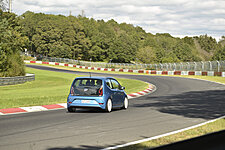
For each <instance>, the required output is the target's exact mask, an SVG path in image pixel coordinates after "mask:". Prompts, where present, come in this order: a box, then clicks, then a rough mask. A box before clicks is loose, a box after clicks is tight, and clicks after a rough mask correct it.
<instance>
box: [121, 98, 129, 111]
mask: <svg viewBox="0 0 225 150" xmlns="http://www.w3.org/2000/svg"><path fill="white" fill-rule="evenodd" d="M128 106H129V100H128V98H127V97H125V98H124V101H123V107H122V108H123V109H127V108H128Z"/></svg>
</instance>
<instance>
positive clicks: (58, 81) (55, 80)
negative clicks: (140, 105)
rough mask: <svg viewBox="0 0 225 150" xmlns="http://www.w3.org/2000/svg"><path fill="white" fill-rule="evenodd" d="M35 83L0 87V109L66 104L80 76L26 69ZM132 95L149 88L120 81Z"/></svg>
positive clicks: (143, 84) (128, 81) (145, 85)
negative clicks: (73, 83) (74, 81)
mask: <svg viewBox="0 0 225 150" xmlns="http://www.w3.org/2000/svg"><path fill="white" fill-rule="evenodd" d="M26 72H28V73H35V81H32V82H27V83H24V84H19V85H11V86H2V87H0V109H4V108H15V107H25V106H38V105H48V104H57V103H66V98H67V96H68V93H69V88H70V85H71V83H72V81H73V80H74V78H76V77H78V75H74V74H69V73H59V72H51V71H43V70H37V69H32V68H26ZM118 80H119V82H120V83H121V85H122V86H124V87H126V89H125V91H126V92H127V93H128V94H130V93H133V92H138V91H141V90H144V89H146V88H148V84H147V83H145V82H142V81H138V80H130V79H121V78H120V79H118Z"/></svg>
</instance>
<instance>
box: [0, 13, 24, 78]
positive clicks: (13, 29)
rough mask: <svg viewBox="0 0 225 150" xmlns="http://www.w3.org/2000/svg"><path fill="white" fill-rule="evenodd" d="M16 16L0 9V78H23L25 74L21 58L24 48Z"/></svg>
mask: <svg viewBox="0 0 225 150" xmlns="http://www.w3.org/2000/svg"><path fill="white" fill-rule="evenodd" d="M18 30H19V27H18V24H17V21H16V15H15V14H12V13H4V12H3V11H2V10H1V9H0V76H3V77H8V76H21V75H24V74H25V69H24V63H23V60H22V58H21V57H20V51H21V49H22V48H23V43H21V41H22V40H21V39H22V37H21V34H20V33H19V32H18Z"/></svg>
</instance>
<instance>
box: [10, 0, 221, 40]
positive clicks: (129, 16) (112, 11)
mask: <svg viewBox="0 0 225 150" xmlns="http://www.w3.org/2000/svg"><path fill="white" fill-rule="evenodd" d="M28 10H29V11H32V12H35V13H39V12H42V13H47V14H56V15H58V14H61V15H65V16H68V15H69V14H70V12H71V14H72V15H73V16H78V15H79V14H82V10H83V11H84V14H85V16H86V17H88V18H94V19H96V20H101V19H103V20H105V21H107V20H111V19H114V20H115V21H117V22H118V23H123V22H125V23H128V24H133V25H134V26H140V27H142V28H143V29H144V30H145V31H146V32H150V33H152V34H156V33H169V34H171V35H172V36H174V37H181V38H182V37H184V36H199V35H205V34H208V35H210V36H212V37H214V38H216V39H217V41H218V40H219V39H220V38H221V36H223V35H224V36H225V0H12V11H13V12H14V13H16V14H17V15H21V14H23V13H24V12H26V11H28Z"/></svg>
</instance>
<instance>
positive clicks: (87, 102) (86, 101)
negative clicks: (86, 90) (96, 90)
mask: <svg viewBox="0 0 225 150" xmlns="http://www.w3.org/2000/svg"><path fill="white" fill-rule="evenodd" d="M81 103H84V104H89V103H91V101H90V100H81Z"/></svg>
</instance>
